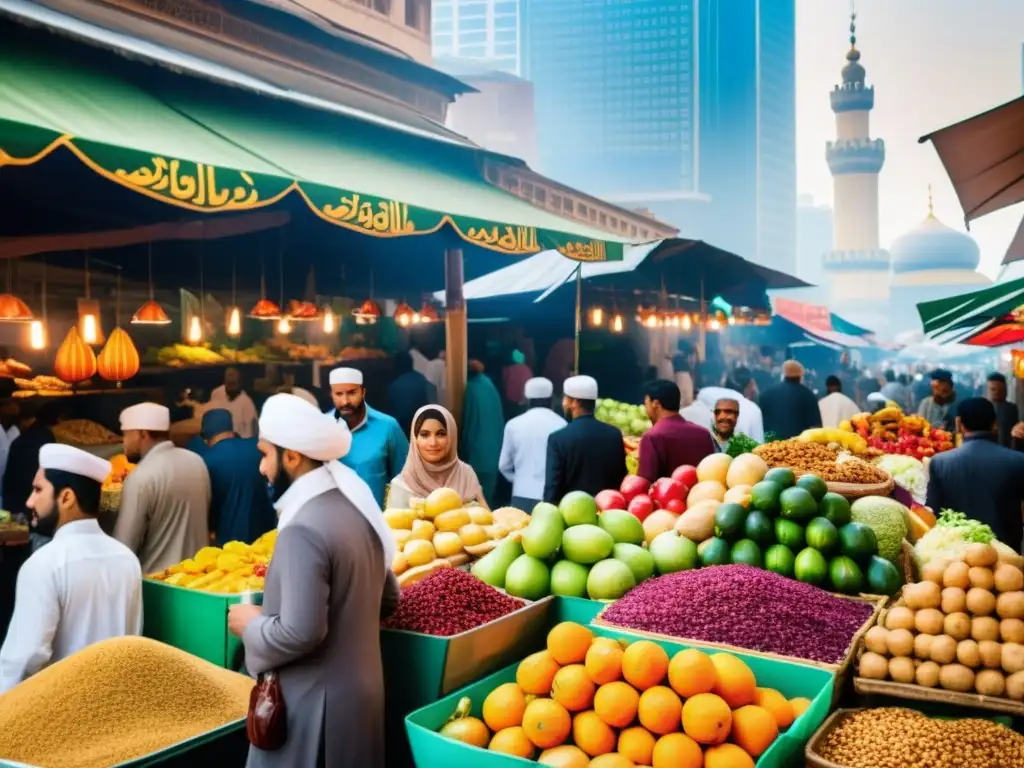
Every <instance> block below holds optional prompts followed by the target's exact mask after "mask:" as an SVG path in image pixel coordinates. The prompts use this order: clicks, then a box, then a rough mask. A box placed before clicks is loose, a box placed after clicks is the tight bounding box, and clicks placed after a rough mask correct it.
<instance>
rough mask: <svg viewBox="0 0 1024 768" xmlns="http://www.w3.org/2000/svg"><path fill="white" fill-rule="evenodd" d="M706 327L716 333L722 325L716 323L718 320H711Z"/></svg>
mask: <svg viewBox="0 0 1024 768" xmlns="http://www.w3.org/2000/svg"><path fill="white" fill-rule="evenodd" d="M708 325H709V326H710V327H711V330H712V331H717V330H718V329H719V328H721V327H722V324H721V323H720V322H718V318H715V319H713V320H712V321H711V322H710V323H708Z"/></svg>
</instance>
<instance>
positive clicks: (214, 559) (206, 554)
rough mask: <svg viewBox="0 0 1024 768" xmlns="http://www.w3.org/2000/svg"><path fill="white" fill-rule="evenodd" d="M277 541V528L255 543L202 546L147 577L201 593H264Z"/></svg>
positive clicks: (233, 542) (237, 542) (236, 542)
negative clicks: (187, 556) (190, 554)
mask: <svg viewBox="0 0 1024 768" xmlns="http://www.w3.org/2000/svg"><path fill="white" fill-rule="evenodd" d="M276 541H277V529H274V530H273V531H269V532H267V533H265V534H263V535H262V536H260V537H259V538H258V539H256V541H254V542H253V543H252V544H246V543H245V542H242V541H229V542H228V543H227V544H225V545H224V547H223V548H221V547H203V548H202V549H200V550H199V551H198V552H196V554H195V556H193V557H191V558H189V559H188V560H183V561H182V562H180V563H177V564H176V565H172V566H171V567H170V568H168V569H167V570H165V571H161V572H160V573H151V574H147V576H146V578H147V579H150V580H152V581H160V582H163V583H164V584H170V585H172V586H175V587H184V588H185V589H195V590H198V591H200V592H218V593H222V594H225V593H227V594H237V593H240V592H261V591H262V590H263V583H264V579H265V577H266V575H267V565H268V564H269V563H270V558H271V557H272V556H273V554H274V544H275V542H276Z"/></svg>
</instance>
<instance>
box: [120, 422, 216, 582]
mask: <svg viewBox="0 0 1024 768" xmlns="http://www.w3.org/2000/svg"><path fill="white" fill-rule="evenodd" d="M170 428H171V414H170V411H168V410H167V407H166V406H163V405H157V404H156V403H139V404H138V405H133V406H131V407H130V408H125V409H124V410H123V411H121V432H122V433H123V435H124V438H123V439H124V453H125V456H126V457H127V459H128V461H130V462H131V463H132V464H137V465H138V466H137V467H136V468H135V470H134V471H133V472H132V473H131V474H130V475H128V477H127V479H125V482H124V488H123V489H122V490H121V508H120V510H119V511H118V514H117V522H116V523H115V525H114V538H116V539H117V540H118V541H120V542H121V543H123V544H125V545H126V546H127V547H128V548H129V549H130V550H131V551H132V552H134V553H135V554H137V555H138V556H139V562H141V563H142V572H143V573H155V572H157V571H162V570H164V569H165V568H169V567H170V566H172V565H174V564H175V563H180V562H181V561H182V560H185V559H186V558H189V557H192V556H193V555H194V554H195V553H196V552H198V551H199V550H200V549H202V548H203V547H204V546H206V545H207V544H208V543H209V541H210V539H209V527H208V520H209V514H210V475H209V473H207V471H206V464H204V463H203V460H202V458H201V457H199V456H198V455H196V454H195V453H193V452H192V451H188V450H185V449H184V448H176V447H175V446H174V443H172V442H171V440H170V434H169V430H170Z"/></svg>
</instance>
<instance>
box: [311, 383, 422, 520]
mask: <svg viewBox="0 0 1024 768" xmlns="http://www.w3.org/2000/svg"><path fill="white" fill-rule="evenodd" d="M329 381H330V385H331V400H332V401H333V402H334V410H333V411H329V412H328V413H329V414H330V415H331V416H333V417H334V418H335V419H336V420H338V421H341V420H344V422H345V424H346V425H347V426H348V428H349V431H351V432H352V448H351V449H350V450H349V452H348V454H347V455H346V456H345V457H344V458H343V459H341V462H342V463H343V464H345V465H346V466H348V467H350V468H352V469H353V470H355V472H356V474H357V475H359V476H360V477H361V478H362V479H363V481H364V482H365V483H366V484H367V485H368V486H370V490H371V491H373V497H374V498H375V499H376V500H377V503H378V504H380V505H381V507H383V506H384V489H385V488H386V487H387V485H388V483H389V482H391V478H393V477H395V476H396V475H398V474H399V473H400V472H401V471H402V467H404V466H405V459H406V457H407V456H408V455H409V441H408V440H407V439H406V437H405V435H404V434H403V433H402V428H401V427H400V426H398V422H397V421H395V420H394V419H393V418H391V417H390V416H388V415H387V414H386V413H381V412H380V411H378V410H376V409H375V408H371V407H370V406H369V405H368V404H367V402H366V387H364V386H363V372H362V371H360V370H358V369H356V368H335V369H334V370H333V371H331V375H330V379H329Z"/></svg>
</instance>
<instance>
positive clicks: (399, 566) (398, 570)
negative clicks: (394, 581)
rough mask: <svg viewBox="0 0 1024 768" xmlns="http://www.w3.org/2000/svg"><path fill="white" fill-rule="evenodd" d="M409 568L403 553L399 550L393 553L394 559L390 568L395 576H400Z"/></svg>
mask: <svg viewBox="0 0 1024 768" xmlns="http://www.w3.org/2000/svg"><path fill="white" fill-rule="evenodd" d="M408 568H409V561H408V560H406V559H405V555H403V554H402V553H401V552H399V553H398V554H397V555H395V559H394V560H392V561H391V570H392V571H394V572H395V576H401V575H402V574H403V573H405V572H406V571H407V570H408Z"/></svg>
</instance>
